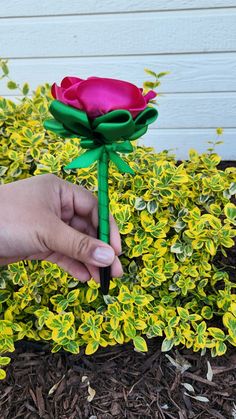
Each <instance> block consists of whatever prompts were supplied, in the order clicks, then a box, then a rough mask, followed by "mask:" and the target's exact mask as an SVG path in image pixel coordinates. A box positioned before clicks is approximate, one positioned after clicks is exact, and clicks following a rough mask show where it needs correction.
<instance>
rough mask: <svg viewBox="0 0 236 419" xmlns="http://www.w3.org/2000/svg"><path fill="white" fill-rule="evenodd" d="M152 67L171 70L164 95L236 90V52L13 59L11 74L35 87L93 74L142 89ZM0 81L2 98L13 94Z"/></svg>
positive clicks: (11, 61)
mask: <svg viewBox="0 0 236 419" xmlns="http://www.w3.org/2000/svg"><path fill="white" fill-rule="evenodd" d="M145 67H148V68H150V69H153V70H154V71H156V72H161V71H170V74H169V75H168V76H166V77H164V78H163V79H162V84H161V86H160V88H159V91H160V92H162V93H181V92H205V91H207V92H210V91H212V92H217V91H232V90H234V91H236V53H225V54H190V55H174V56H173V55H160V56H152V55H150V56H140V57H114V58H113V59H112V60H111V59H109V58H107V57H105V58H101V57H95V58H90V57H86V58H61V59H59V58H54V59H48V58H45V59H42V58H39V59H20V60H10V62H9V68H10V75H11V77H12V79H13V80H16V81H17V82H19V83H24V82H25V81H28V82H29V83H30V86H31V88H35V87H36V86H38V85H39V84H44V83H45V82H48V83H53V82H54V81H56V82H57V83H58V84H59V83H60V81H61V80H62V78H63V77H65V76H66V75H77V76H79V77H81V78H87V77H89V76H91V75H96V76H99V77H111V78H117V79H121V80H129V81H131V82H132V83H134V84H136V85H138V86H142V83H143V81H144V80H151V78H150V77H149V76H148V75H147V74H146V73H145V72H144V68H145ZM9 94H11V91H9V90H8V89H7V86H6V83H5V81H4V80H3V81H2V82H1V81H0V95H9ZM12 94H14V92H12Z"/></svg>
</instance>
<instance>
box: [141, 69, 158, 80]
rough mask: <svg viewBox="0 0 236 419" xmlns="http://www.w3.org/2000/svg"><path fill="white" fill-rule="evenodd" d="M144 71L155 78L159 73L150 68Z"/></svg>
mask: <svg viewBox="0 0 236 419" xmlns="http://www.w3.org/2000/svg"><path fill="white" fill-rule="evenodd" d="M144 71H145V73H147V74H149V75H150V76H153V77H155V78H156V77H157V74H156V73H155V72H154V71H152V70H149V68H145V69H144Z"/></svg>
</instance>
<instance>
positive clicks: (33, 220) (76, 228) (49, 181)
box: [0, 174, 123, 282]
mask: <svg viewBox="0 0 236 419" xmlns="http://www.w3.org/2000/svg"><path fill="white" fill-rule="evenodd" d="M97 212H98V208H97V199H96V197H95V196H94V195H93V194H92V193H91V192H89V191H88V190H86V189H85V188H82V187H80V186H78V185H74V184H72V183H70V182H67V181H65V180H62V179H60V178H58V177H57V176H55V175H52V174H46V175H39V176H34V177H31V178H27V179H22V180H18V181H16V182H13V183H8V184H3V185H0V265H7V264H9V263H13V262H17V261H20V260H31V259H37V260H47V261H50V262H53V263H56V264H57V265H58V266H60V267H61V268H63V269H64V270H65V271H67V272H68V273H69V274H70V275H72V276H73V277H74V278H77V279H78V280H80V281H82V282H84V281H88V280H89V279H90V278H91V277H93V278H94V279H95V280H96V281H99V266H109V265H111V266H112V268H111V273H112V276H114V277H117V276H122V273H123V271H122V266H121V263H120V261H119V259H118V255H119V254H120V253H121V241H120V235H119V231H118V228H117V225H116V223H115V221H114V218H113V217H112V216H110V228H111V232H110V242H111V245H108V244H106V243H104V242H102V241H100V240H97V239H96V232H97V226H98V215H97Z"/></svg>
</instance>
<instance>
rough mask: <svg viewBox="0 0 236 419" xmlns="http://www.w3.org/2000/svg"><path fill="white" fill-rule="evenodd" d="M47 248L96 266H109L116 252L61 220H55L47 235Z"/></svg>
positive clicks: (45, 239)
mask: <svg viewBox="0 0 236 419" xmlns="http://www.w3.org/2000/svg"><path fill="white" fill-rule="evenodd" d="M44 243H45V244H46V246H47V248H48V249H50V250H52V251H54V252H59V253H61V254H63V255H66V256H69V257H70V258H73V259H75V260H78V261H80V262H83V263H89V264H90V265H94V266H101V267H102V266H109V265H111V264H112V263H113V261H114V259H115V252H114V250H113V248H112V247H111V246H109V244H106V243H104V242H102V241H101V240H97V239H95V238H94V237H90V236H87V235H86V234H83V233H81V232H80V231H77V230H75V229H74V228H73V227H71V226H69V225H67V224H65V223H64V222H63V221H61V220H59V219H54V220H53V222H52V223H51V224H50V228H49V231H47V233H46V237H45V238H44Z"/></svg>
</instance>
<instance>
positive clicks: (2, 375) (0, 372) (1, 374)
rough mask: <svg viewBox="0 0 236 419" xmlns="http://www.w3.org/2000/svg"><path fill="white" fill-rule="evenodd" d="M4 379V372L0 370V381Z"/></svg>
mask: <svg viewBox="0 0 236 419" xmlns="http://www.w3.org/2000/svg"><path fill="white" fill-rule="evenodd" d="M5 378H6V371H4V370H2V369H1V368H0V380H4V379H5Z"/></svg>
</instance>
